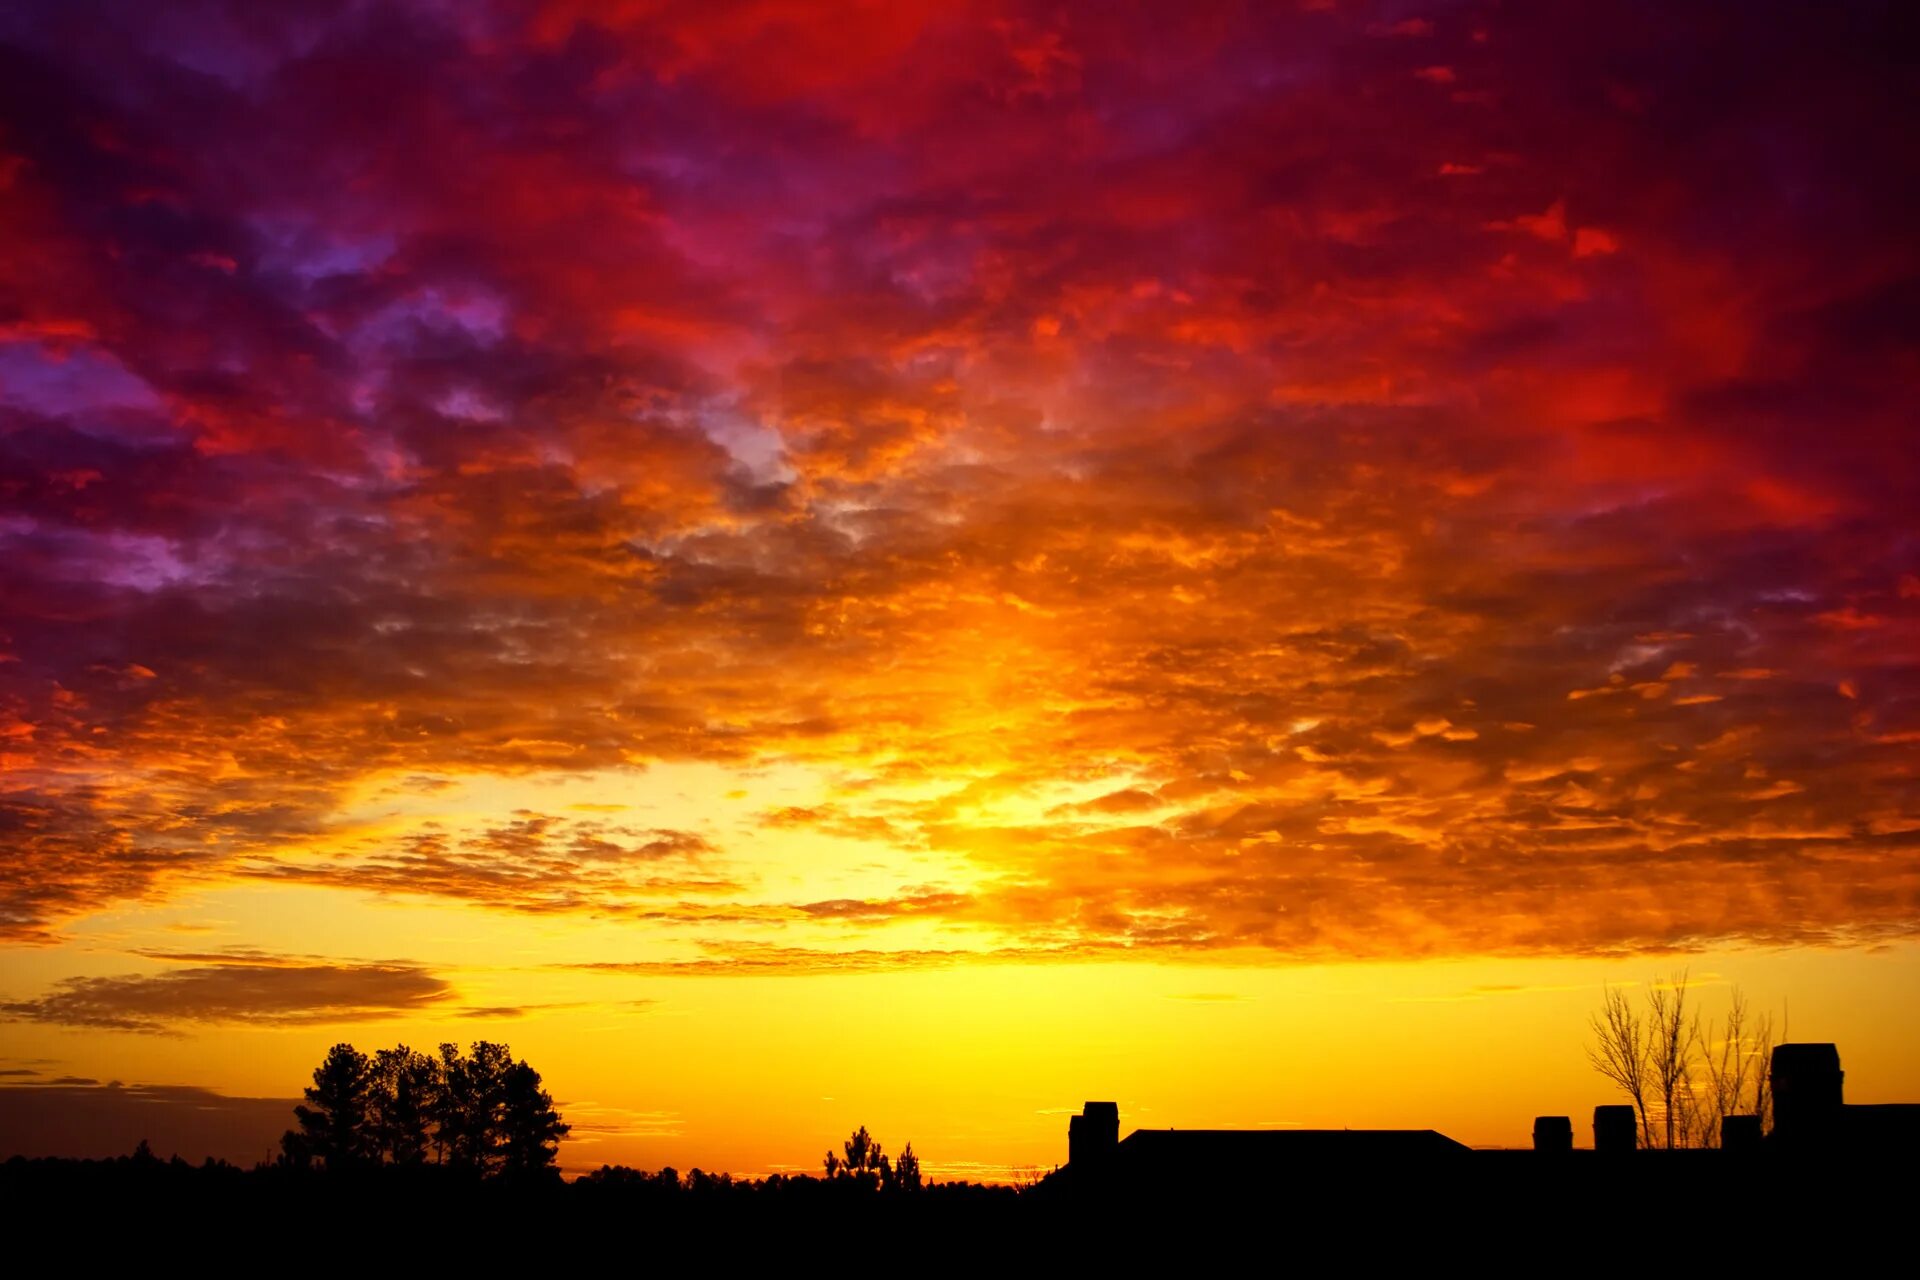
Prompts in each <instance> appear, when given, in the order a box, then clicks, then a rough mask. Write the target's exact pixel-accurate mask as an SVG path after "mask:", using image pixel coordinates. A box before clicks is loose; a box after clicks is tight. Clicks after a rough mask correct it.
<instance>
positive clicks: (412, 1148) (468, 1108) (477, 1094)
mask: <svg viewBox="0 0 1920 1280" xmlns="http://www.w3.org/2000/svg"><path fill="white" fill-rule="evenodd" d="M305 1093H306V1103H305V1105H303V1106H298V1107H295V1108H294V1117H295V1119H296V1120H297V1121H298V1122H299V1127H298V1128H297V1129H289V1130H288V1131H287V1132H286V1134H285V1136H283V1137H282V1138H281V1139H280V1151H281V1155H280V1159H281V1163H283V1164H285V1165H290V1166H294V1167H297V1168H311V1167H314V1166H319V1167H321V1168H324V1169H327V1170H330V1171H334V1172H339V1171H345V1170H355V1169H367V1168H373V1167H377V1166H381V1165H393V1166H399V1167H403V1168H406V1167H419V1166H425V1165H428V1164H432V1165H437V1166H442V1167H445V1168H448V1169H451V1170H455V1171H459V1172H462V1173H466V1174H469V1175H474V1176H478V1177H483V1178H528V1177H536V1176H547V1177H556V1176H558V1171H557V1169H556V1168H555V1163H554V1162H555V1160H556V1158H557V1157H558V1155H559V1151H560V1139H562V1138H564V1137H566V1136H567V1134H568V1132H570V1130H571V1126H569V1125H568V1124H566V1123H565V1122H564V1121H563V1120H562V1119H561V1118H560V1113H559V1112H558V1111H557V1110H555V1108H554V1105H553V1095H552V1094H550V1093H548V1092H547V1091H546V1090H545V1089H543V1088H541V1087H540V1073H539V1072H538V1071H535V1070H534V1069H533V1068H532V1067H530V1066H528V1065H527V1063H526V1062H525V1061H516V1060H515V1059H514V1057H513V1051H512V1050H511V1049H509V1048H508V1047H507V1046H506V1045H504V1044H496V1043H494V1042H493V1041H490V1040H479V1041H476V1042H475V1043H474V1044H473V1046H472V1048H471V1050H470V1051H469V1052H467V1053H462V1052H461V1051H460V1047H459V1046H458V1045H454V1044H443V1045H441V1046H440V1050H439V1052H438V1053H437V1054H429V1053H422V1052H419V1051H417V1050H414V1049H410V1048H408V1047H407V1046H406V1045H397V1046H395V1047H394V1048H391V1049H381V1050H379V1051H377V1052H376V1053H374V1054H373V1055H371V1056H369V1055H367V1054H364V1053H361V1052H360V1051H359V1050H358V1049H355V1048H354V1047H353V1046H352V1045H350V1044H336V1045H334V1046H333V1048H331V1049H329V1050H328V1051H327V1056H326V1058H325V1059H324V1060H323V1061H322V1062H321V1063H320V1065H319V1066H318V1067H316V1068H315V1069H314V1072H313V1084H312V1085H310V1086H308V1087H307V1089H306V1090H305Z"/></svg>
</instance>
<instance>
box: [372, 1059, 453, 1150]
mask: <svg viewBox="0 0 1920 1280" xmlns="http://www.w3.org/2000/svg"><path fill="white" fill-rule="evenodd" d="M368 1102H369V1108H368V1109H369V1112H370V1118H371V1122H372V1125H373V1136H374V1142H375V1145H376V1146H377V1148H378V1149H379V1151H380V1153H381V1155H383V1156H384V1157H385V1158H386V1159H387V1160H390V1161H391V1162H393V1163H394V1164H397V1165H418V1164H423V1163H425V1162H426V1159H427V1155H428V1153H429V1151H430V1150H431V1149H432V1147H433V1145H434V1133H433V1118H434V1114H435V1112H436V1111H437V1110H438V1108H439V1105H440V1063H439V1062H438V1061H437V1060H435V1059H434V1058H433V1057H432V1056H431V1055H430V1054H425V1053H420V1052H417V1051H415V1050H413V1049H409V1048H408V1047H407V1046H406V1045H398V1046H396V1047H394V1048H392V1049H382V1050H380V1051H379V1052H378V1053H376V1054H374V1055H373V1083H372V1087H371V1090H370V1092H369V1097H368Z"/></svg>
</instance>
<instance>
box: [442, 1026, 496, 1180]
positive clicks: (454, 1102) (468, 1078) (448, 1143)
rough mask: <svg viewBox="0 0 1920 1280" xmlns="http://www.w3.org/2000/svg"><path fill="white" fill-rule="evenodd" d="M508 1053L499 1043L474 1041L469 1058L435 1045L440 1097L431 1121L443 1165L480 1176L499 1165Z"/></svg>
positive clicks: (448, 1046) (452, 1048) (451, 1047)
mask: <svg viewBox="0 0 1920 1280" xmlns="http://www.w3.org/2000/svg"><path fill="white" fill-rule="evenodd" d="M512 1066H513V1054H512V1052H511V1051H510V1050H508V1048H507V1046H505V1045H503V1044H495V1043H494V1042H493V1041H491V1040H476V1041H474V1043H473V1048H472V1051H471V1053H469V1054H467V1055H464V1056H463V1055H462V1054H461V1052H460V1046H459V1045H455V1044H443V1045H441V1046H440V1098H439V1106H438V1107H437V1108H436V1113H435V1117H434V1118H435V1119H436V1120H437V1121H438V1123H439V1139H440V1145H441V1148H442V1150H443V1151H444V1153H445V1159H446V1162H447V1163H448V1164H449V1165H451V1166H453V1167H454V1168H456V1169H464V1170H467V1171H469V1172H472V1173H478V1174H481V1175H483V1176H484V1175H486V1174H490V1173H493V1172H496V1171H497V1170H498V1169H499V1168H500V1163H501V1158H502V1157H501V1145H502V1143H501V1123H502V1120H503V1118H504V1114H505V1107H506V1096H507V1072H508V1071H509V1070H510V1069H511V1068H512Z"/></svg>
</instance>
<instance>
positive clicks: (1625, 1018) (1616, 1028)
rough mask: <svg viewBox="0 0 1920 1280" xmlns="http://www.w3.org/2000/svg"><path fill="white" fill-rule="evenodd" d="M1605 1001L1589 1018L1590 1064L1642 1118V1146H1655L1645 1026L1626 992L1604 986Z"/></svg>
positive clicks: (1588, 1048)
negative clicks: (1649, 1118) (1649, 1107)
mask: <svg viewBox="0 0 1920 1280" xmlns="http://www.w3.org/2000/svg"><path fill="white" fill-rule="evenodd" d="M1602 1000H1603V1003H1602V1004H1601V1006H1600V1012H1599V1013H1596V1014H1594V1015H1593V1016H1592V1017H1591V1018H1589V1019H1588V1022H1589V1023H1590V1024H1591V1025H1592V1027H1593V1038H1594V1043H1593V1044H1591V1045H1589V1046H1588V1047H1587V1061H1589V1062H1591V1063H1592V1064H1593V1069H1594V1070H1595V1071H1598V1072H1599V1073H1600V1074H1601V1075H1603V1076H1605V1077H1606V1078H1607V1079H1609V1080H1611V1081H1613V1083H1614V1084H1616V1085H1618V1086H1619V1088H1620V1092H1622V1093H1624V1094H1626V1095H1627V1097H1628V1098H1629V1099H1631V1100H1632V1102H1633V1109H1634V1113H1635V1114H1636V1115H1638V1116H1639V1117H1640V1145H1641V1146H1643V1147H1644V1146H1652V1145H1653V1130H1652V1128H1651V1127H1650V1126H1649V1124H1648V1122H1647V1091H1648V1090H1647V1081H1648V1077H1649V1074H1650V1071H1649V1062H1648V1059H1649V1045H1648V1036H1647V1027H1646V1024H1645V1023H1644V1022H1642V1021H1641V1019H1640V1015H1639V1014H1638V1013H1636V1012H1634V1008H1633V1001H1632V1000H1631V999H1629V998H1628V996H1627V993H1626V992H1625V991H1623V990H1619V989H1616V988H1614V987H1605V988H1603V989H1602Z"/></svg>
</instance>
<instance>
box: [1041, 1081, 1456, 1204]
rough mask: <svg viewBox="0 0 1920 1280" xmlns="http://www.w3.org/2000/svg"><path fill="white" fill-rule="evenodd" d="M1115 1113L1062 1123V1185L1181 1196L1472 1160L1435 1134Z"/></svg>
mask: <svg viewBox="0 0 1920 1280" xmlns="http://www.w3.org/2000/svg"><path fill="white" fill-rule="evenodd" d="M1119 1127H1120V1112H1119V1108H1118V1107H1117V1106H1115V1105H1114V1104H1113V1103H1111V1102H1089V1103H1087V1104H1086V1106H1085V1108H1084V1109H1083V1110H1082V1113H1081V1114H1080V1115H1077V1116H1074V1117H1072V1118H1071V1119H1070V1120H1069V1121H1068V1124H1067V1146H1068V1161H1067V1165H1066V1167H1065V1168H1064V1169H1062V1170H1061V1174H1062V1175H1063V1177H1062V1182H1063V1184H1064V1185H1065V1186H1066V1187H1068V1188H1072V1189H1075V1190H1078V1191H1089V1190H1097V1191H1099V1192H1101V1193H1102V1194H1107V1193H1114V1194H1122V1195H1140V1194H1153V1195H1163V1194H1176V1195H1177V1194H1182V1193H1188V1192H1191V1191H1192V1190H1194V1189H1195V1188H1196V1187H1197V1186H1198V1185H1200V1184H1197V1183H1195V1182H1194V1179H1195V1176H1196V1174H1198V1173H1200V1172H1202V1171H1204V1179H1205V1183H1204V1185H1206V1186H1208V1187H1214V1188H1222V1187H1233V1188H1239V1189H1241V1190H1246V1189H1250V1188H1257V1187H1263V1186H1272V1185H1274V1184H1276V1183H1285V1182H1291V1181H1294V1180H1297V1179H1299V1178H1303V1177H1306V1178H1312V1177H1317V1176H1319V1175H1320V1174H1322V1173H1324V1172H1325V1171H1327V1170H1329V1169H1346V1170H1358V1169H1363V1168H1364V1169H1366V1170H1369V1171H1383V1170H1393V1169H1418V1168H1422V1167H1425V1166H1428V1165H1431V1164H1433V1163H1435V1162H1444V1161H1447V1160H1452V1159H1457V1158H1459V1157H1461V1156H1466V1155H1470V1154H1471V1153H1472V1149H1471V1148H1470V1147H1467V1146H1466V1145H1464V1144H1462V1143H1458V1142H1455V1141H1454V1140H1453V1139H1452V1138H1449V1137H1446V1136H1445V1135H1444V1134H1440V1133H1436V1132H1434V1131H1433V1130H1432V1129H1135V1130H1134V1131H1133V1132H1132V1133H1130V1134H1128V1135H1127V1136H1126V1138H1125V1139H1123V1140H1120V1141H1118V1142H1116V1141H1114V1135H1116V1134H1117V1133H1118V1132H1119Z"/></svg>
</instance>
